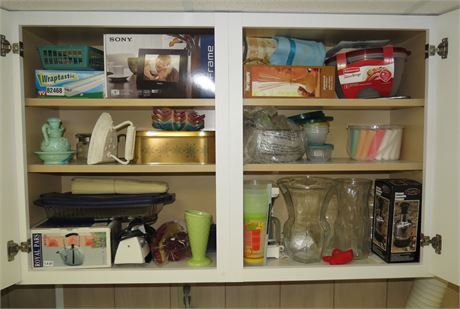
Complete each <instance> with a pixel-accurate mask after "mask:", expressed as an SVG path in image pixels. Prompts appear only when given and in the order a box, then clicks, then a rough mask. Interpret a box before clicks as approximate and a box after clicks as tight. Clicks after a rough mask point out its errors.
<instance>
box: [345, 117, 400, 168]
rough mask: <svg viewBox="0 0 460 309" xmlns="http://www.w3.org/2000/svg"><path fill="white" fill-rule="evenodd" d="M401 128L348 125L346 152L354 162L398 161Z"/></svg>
mask: <svg viewBox="0 0 460 309" xmlns="http://www.w3.org/2000/svg"><path fill="white" fill-rule="evenodd" d="M402 135H403V127H402V126H394V125H350V126H349V127H348V146H347V151H348V155H349V156H350V158H352V159H354V160H399V155H400V152H401V142H402Z"/></svg>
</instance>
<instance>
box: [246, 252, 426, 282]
mask: <svg viewBox="0 0 460 309" xmlns="http://www.w3.org/2000/svg"><path fill="white" fill-rule="evenodd" d="M428 275H429V274H428V273H427V271H426V268H424V267H423V265H421V264H420V263H404V264H388V263H385V262H383V261H382V260H381V259H380V258H379V257H377V256H376V255H374V254H370V255H369V257H368V258H367V259H364V260H355V261H353V262H352V263H350V264H345V265H339V266H338V265H335V266H331V265H329V264H327V263H324V262H318V263H309V264H303V263H299V262H296V261H293V260H291V259H290V258H281V259H268V260H267V265H264V266H251V267H244V271H243V278H244V280H249V281H254V279H255V280H257V281H267V280H269V278H277V280H281V281H292V280H298V278H309V280H340V279H358V278H359V279H377V278H400V277H406V278H415V277H424V276H428Z"/></svg>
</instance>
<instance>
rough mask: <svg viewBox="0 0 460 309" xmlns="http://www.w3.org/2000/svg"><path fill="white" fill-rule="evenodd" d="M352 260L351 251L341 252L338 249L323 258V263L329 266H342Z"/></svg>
mask: <svg viewBox="0 0 460 309" xmlns="http://www.w3.org/2000/svg"><path fill="white" fill-rule="evenodd" d="M352 260H353V250H352V249H350V250H347V251H342V250H340V249H337V248H336V249H334V250H332V255H330V256H323V261H324V262H327V263H329V264H331V265H342V264H347V263H350V262H351V261H352Z"/></svg>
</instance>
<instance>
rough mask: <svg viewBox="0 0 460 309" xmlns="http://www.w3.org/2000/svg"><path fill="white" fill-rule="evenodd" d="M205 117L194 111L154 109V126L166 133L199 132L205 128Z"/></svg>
mask: <svg viewBox="0 0 460 309" xmlns="http://www.w3.org/2000/svg"><path fill="white" fill-rule="evenodd" d="M204 117H205V115H199V114H198V113H197V112H195V111H194V110H175V109H172V108H154V109H153V114H152V126H153V127H154V128H156V129H160V130H166V131H199V130H201V129H203V128H204Z"/></svg>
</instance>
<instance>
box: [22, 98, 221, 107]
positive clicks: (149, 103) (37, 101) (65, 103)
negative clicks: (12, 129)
mask: <svg viewBox="0 0 460 309" xmlns="http://www.w3.org/2000/svg"><path fill="white" fill-rule="evenodd" d="M214 105H215V104H214V99H59V98H53V99H46V98H27V99H26V107H48V108H56V109H100V108H113V109H117V108H120V109H130V108H146V109H148V108H151V107H187V108H192V107H193V108H198V107H202V108H205V107H206V108H214Z"/></svg>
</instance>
